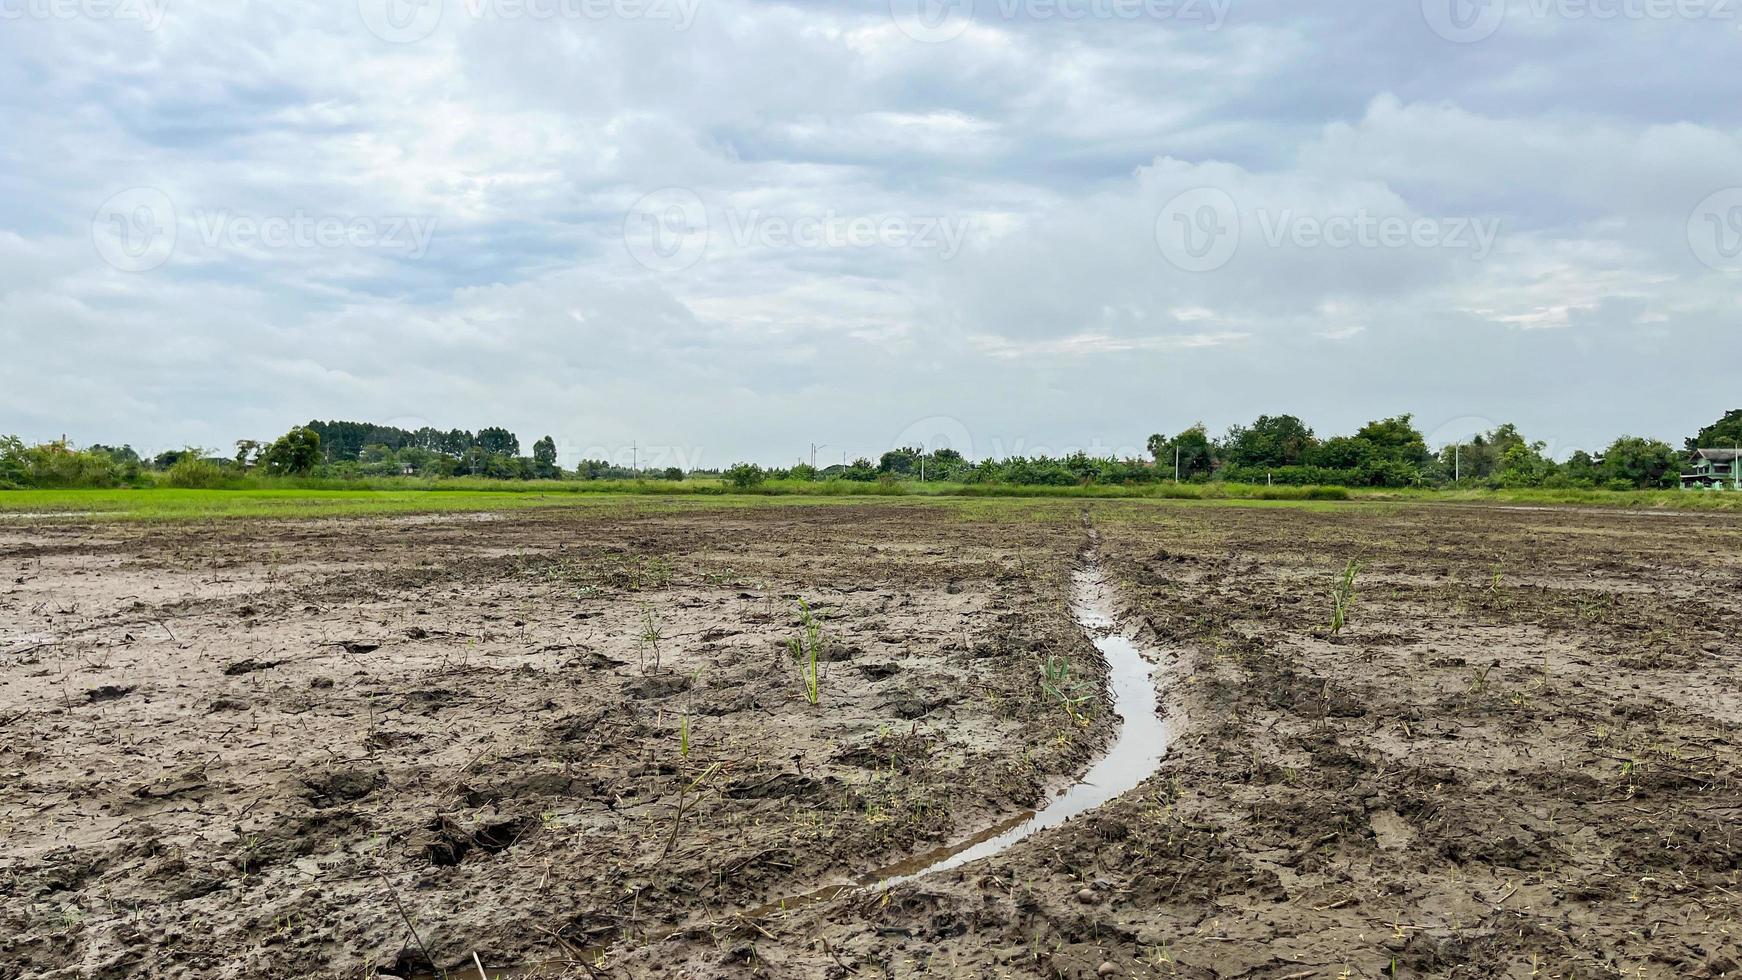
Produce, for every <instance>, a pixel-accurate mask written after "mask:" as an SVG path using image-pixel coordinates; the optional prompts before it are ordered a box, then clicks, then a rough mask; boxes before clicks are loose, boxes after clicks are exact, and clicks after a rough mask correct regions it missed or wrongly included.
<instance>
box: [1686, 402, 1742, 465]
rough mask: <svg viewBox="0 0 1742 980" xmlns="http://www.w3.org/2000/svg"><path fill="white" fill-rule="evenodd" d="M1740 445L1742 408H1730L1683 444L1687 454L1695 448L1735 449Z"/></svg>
mask: <svg viewBox="0 0 1742 980" xmlns="http://www.w3.org/2000/svg"><path fill="white" fill-rule="evenodd" d="M1738 446H1742V408H1732V409H1730V410H1729V411H1728V412H1725V413H1724V417H1723V418H1721V419H1719V420H1718V421H1716V422H1713V423H1712V424H1711V425H1708V426H1706V427H1705V428H1703V429H1701V430H1700V431H1699V433H1698V434H1697V435H1695V436H1694V437H1693V438H1691V439H1689V440H1688V441H1687V442H1686V443H1685V444H1684V448H1686V450H1687V453H1688V455H1689V456H1692V455H1693V453H1694V450H1696V449H1735V448H1736V447H1738Z"/></svg>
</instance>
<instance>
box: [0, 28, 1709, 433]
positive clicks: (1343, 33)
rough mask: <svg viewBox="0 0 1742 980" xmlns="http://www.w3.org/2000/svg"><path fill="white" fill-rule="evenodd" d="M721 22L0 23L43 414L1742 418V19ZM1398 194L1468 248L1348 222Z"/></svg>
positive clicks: (736, 426) (681, 419) (1398, 200)
mask: <svg viewBox="0 0 1742 980" xmlns="http://www.w3.org/2000/svg"><path fill="white" fill-rule="evenodd" d="M988 9H990V8H988ZM695 14H696V16H695V20H694V22H693V24H690V25H689V27H688V29H687V30H677V29H674V26H673V24H671V23H662V22H658V21H654V20H647V19H642V20H597V19H579V20H572V21H562V20H558V21H554V22H553V21H534V20H530V19H515V18H504V17H487V18H484V19H482V20H473V19H472V18H470V17H468V16H466V15H465V14H464V7H463V6H461V5H459V4H451V5H449V6H448V7H447V8H446V9H445V10H444V17H443V19H442V22H441V23H440V25H439V26H438V27H437V28H436V29H435V30H434V32H433V33H432V34H431V36H430V37H428V38H427V39H425V40H423V41H421V42H417V43H409V44H392V43H388V42H386V41H383V40H381V39H379V38H377V37H375V36H373V35H371V34H370V33H369V32H368V30H366V29H365V27H364V25H363V23H362V21H361V19H360V18H359V17H358V16H357V12H356V9H355V5H354V4H350V3H339V4H323V3H315V2H290V3H285V4H277V5H270V6H265V7H262V6H260V5H249V6H237V5H234V4H228V3H220V2H218V0H180V2H176V3H174V4H172V5H171V6H170V7H169V8H167V9H166V11H165V16H164V19H163V22H162V23H161V25H159V26H158V27H157V29H156V30H145V29H142V27H141V25H137V24H127V23H118V22H104V21H92V20H70V21H69V20H53V21H34V20H30V19H25V20H21V21H5V22H0V27H3V28H4V30H3V31H0V126H3V127H4V128H5V131H6V132H7V133H8V138H7V139H6V140H5V141H4V142H3V144H0V344H3V345H4V347H5V356H4V357H0V409H3V410H4V417H3V418H0V430H11V429H16V430H19V431H20V432H21V433H22V434H24V435H27V436H30V437H33V438H46V437H50V436H58V435H59V434H60V433H61V432H62V431H65V432H67V433H68V434H70V435H73V436H74V438H75V439H81V440H85V441H98V440H101V441H105V442H118V441H124V440H125V441H132V442H134V443H136V444H139V445H141V447H142V448H167V447H169V446H172V445H177V444H180V443H182V442H189V441H191V442H199V443H204V444H207V445H213V446H218V445H224V444H227V443H228V442H229V441H230V440H233V439H235V438H239V437H243V436H249V437H260V436H265V435H269V434H272V433H274V432H276V431H280V430H282V429H283V428H285V427H287V426H288V425H290V424H292V423H294V422H297V421H301V420H303V419H305V418H307V417H310V416H313V415H317V414H318V415H322V416H350V417H371V418H380V419H384V420H385V419H388V418H425V417H427V418H429V419H430V420H431V421H432V424H440V425H443V426H454V425H463V426H467V427H476V426H480V425H485V424H492V423H497V422H500V423H503V424H507V425H510V426H511V427H513V428H516V429H517V430H519V431H520V432H521V434H522V436H523V438H530V437H531V435H530V434H531V433H534V432H537V433H538V434H542V433H543V431H546V430H549V431H552V432H553V434H556V435H557V436H558V437H559V441H562V442H563V443H564V444H565V445H566V446H573V447H586V446H608V445H617V444H627V443H629V442H631V441H638V442H642V443H649V442H657V443H661V444H665V445H668V446H682V447H686V448H685V451H686V452H689V453H692V454H694V453H699V454H701V456H702V461H703V462H724V461H729V459H731V458H737V457H740V456H747V457H759V458H762V459H764V460H769V461H773V460H780V459H784V458H785V455H786V453H787V449H789V448H790V446H792V445H804V444H808V442H810V441H828V442H829V443H831V444H832V445H836V446H846V447H848V448H849V449H850V451H852V452H853V453H854V454H858V453H867V454H869V453H873V452H875V451H879V450H881V449H883V448H887V444H886V440H889V439H891V438H894V437H895V436H896V435H897V434H898V433H899V432H900V430H901V427H902V426H903V425H906V424H907V423H908V422H911V421H912V420H913V419H915V418H927V417H949V418H951V419H956V420H959V421H960V423H961V424H962V425H963V426H964V427H966V428H968V429H969V430H971V431H972V432H973V433H975V434H976V435H977V436H978V437H980V438H979V439H978V441H980V442H985V441H986V438H987V436H988V434H991V435H994V436H996V438H997V439H998V440H999V441H1001V443H1003V444H1026V445H1030V446H1032V445H1036V444H1042V445H1051V446H1059V445H1088V444H1092V443H1094V441H1095V440H1097V439H1098V440H1101V441H1102V442H1103V443H1105V444H1112V445H1128V444H1129V445H1141V443H1142V439H1143V437H1144V436H1145V435H1147V433H1148V432H1149V431H1153V430H1154V429H1158V428H1177V427H1178V426H1180V425H1184V424H1189V423H1190V422H1193V421H1196V420H1198V419H1200V418H1201V419H1203V420H1205V421H1207V422H1209V423H1211V424H1212V426H1218V427H1219V426H1222V425H1226V424H1228V423H1231V422H1237V421H1245V420H1249V419H1250V418H1251V417H1252V416H1254V415H1256V414H1257V413H1258V412H1260V411H1292V412H1296V413H1298V414H1301V415H1303V416H1305V417H1307V418H1308V420H1309V421H1310V422H1312V423H1313V424H1315V425H1316V426H1317V427H1318V428H1320V429H1321V431H1326V430H1334V429H1336V428H1340V427H1348V426H1350V425H1352V424H1358V423H1359V422H1360V421H1362V420H1364V419H1365V418H1367V417H1373V416H1377V415H1382V414H1391V413H1394V412H1398V411H1409V410H1413V411H1416V412H1417V413H1418V414H1419V415H1420V416H1421V417H1422V418H1423V419H1424V420H1430V419H1431V420H1434V421H1436V422H1446V420H1451V419H1461V418H1464V417H1466V416H1472V415H1474V416H1481V417H1492V418H1495V419H1498V420H1502V421H1504V420H1506V419H1513V418H1515V419H1516V420H1517V421H1519V422H1520V423H1521V424H1523V425H1524V426H1525V428H1526V430H1527V431H1529V432H1531V433H1532V434H1533V435H1540V436H1541V437H1543V438H1551V439H1552V440H1553V441H1557V442H1558V443H1561V444H1582V445H1596V444H1600V443H1601V442H1602V441H1603V440H1604V439H1605V438H1606V437H1607V436H1610V435H1613V434H1614V433H1615V432H1618V431H1621V430H1622V429H1628V430H1640V431H1648V432H1651V433H1653V434H1657V435H1661V436H1665V437H1672V438H1673V437H1677V436H1679V435H1680V434H1682V433H1684V432H1685V431H1686V430H1688V429H1690V428H1691V427H1693V426H1694V425H1697V424H1702V423H1703V422H1704V421H1706V420H1707V419H1706V418H1705V416H1713V415H1715V414H1716V413H1717V412H1718V411H1721V410H1723V409H1724V408H1728V407H1732V406H1730V405H1728V404H1723V403H1720V402H1717V401H1713V402H1711V403H1709V404H1708V403H1689V402H1688V401H1687V400H1686V399H1679V400H1670V399H1643V398H1639V397H1635V396H1634V394H1631V393H1637V392H1638V391H1645V390H1656V391H1662V390H1669V387H1670V386H1671V385H1672V384H1674V385H1681V386H1683V387H1684V388H1685V389H1686V390H1695V391H1705V390H1710V391H1713V392H1721V391H1723V390H1727V389H1726V388H1725V387H1724V385H1723V384H1722V381H1723V380H1725V379H1722V377H1721V374H1722V367H1721V366H1722V364H1724V363H1726V362H1728V361H1729V360H1732V359H1733V358H1732V357H1730V356H1726V355H1734V354H1736V353H1738V352H1739V351H1738V341H1737V340H1736V337H1735V334H1734V329H1733V327H1732V326H1731V325H1732V324H1733V323H1734V321H1735V317H1736V314H1737V312H1738V310H1739V309H1742V297H1739V293H1738V291H1737V289H1736V280H1735V273H1733V272H1725V271H1721V270H1720V269H1717V268H1714V267H1712V265H1709V264H1706V263H1705V262H1702V261H1701V258H1700V256H1699V255H1697V254H1696V250H1695V248H1694V247H1693V246H1692V245H1691V244H1690V239H1689V235H1690V224H1693V225H1694V229H1695V231H1697V232H1708V233H1714V232H1715V233H1721V232H1722V231H1723V226H1722V224H1721V222H1720V223H1719V224H1717V225H1713V226H1710V227H1707V226H1704V225H1699V224H1698V222H1697V221H1693V220H1691V219H1694V218H1695V217H1696V216H1695V215H1694V214H1693V211H1694V209H1695V208H1696V206H1698V205H1699V204H1700V202H1702V201H1703V200H1706V199H1707V198H1708V196H1709V195H1711V194H1712V193H1713V192H1714V191H1716V190H1719V189H1721V188H1724V187H1728V186H1732V185H1736V184H1742V176H1738V175H1739V174H1742V99H1738V98H1737V96H1738V95H1742V79H1739V78H1737V77H1736V73H1734V72H1732V71H1729V70H1728V69H1729V67H1730V66H1731V65H1732V64H1733V61H1734V53H1735V49H1734V44H1735V42H1736V38H1735V37H1734V36H1726V37H1723V38H1715V37H1714V36H1713V35H1712V32H1711V31H1710V30H1709V28H1710V26H1711V25H1710V24H1703V25H1702V24H1677V23H1651V24H1611V25H1597V24H1594V23H1588V22H1587V23H1562V22H1554V21H1549V22H1542V21H1538V20H1531V19H1529V18H1526V19H1523V20H1519V19H1517V18H1510V19H1509V20H1508V22H1507V25H1506V27H1505V28H1504V29H1503V30H1501V31H1500V32H1499V33H1498V34H1496V36H1495V37H1494V38H1492V39H1491V40H1488V41H1484V42H1482V43H1480V44H1472V45H1455V44H1449V43H1447V42H1445V41H1442V40H1441V39H1439V38H1437V37H1435V36H1433V34H1432V32H1431V31H1429V30H1428V29H1427V27H1426V25H1425V24H1424V23H1423V22H1422V20H1421V18H1420V12H1419V9H1417V5H1412V4H1402V5H1398V9H1396V10H1393V9H1391V8H1385V9H1383V10H1380V9H1372V8H1371V7H1370V5H1347V6H1344V7H1334V8H1325V9H1323V10H1317V11H1311V12H1308V11H1302V10H1301V9H1300V8H1299V7H1298V5H1295V4H1287V3H1281V2H1273V0H1251V2H1247V3H1242V4H1237V5H1236V6H1235V7H1234V8H1232V9H1231V10H1230V12H1229V18H1228V20H1227V22H1226V23H1225V24H1223V25H1222V26H1221V27H1220V29H1218V30H1213V31H1209V30H1204V29H1203V27H1202V25H1195V24H1182V23H1168V22H1155V23H1150V22H1136V23H1133V22H1128V21H1107V22H1096V21H1080V22H1070V23H1067V22H1062V21H1058V20H1046V19H1038V18H1037V19H1029V20H1022V19H1009V20H1006V19H1003V18H1002V17H1000V16H996V15H995V14H994V13H988V12H987V11H982V16H981V17H980V18H979V19H978V20H976V21H975V22H973V23H972V24H969V25H967V26H966V29H965V30H964V31H963V33H962V34H961V36H959V37H957V38H956V39H955V40H952V41H948V42H946V43H937V44H925V43H918V42H916V41H914V40H912V39H911V38H910V37H908V36H907V35H906V34H903V33H902V32H901V31H900V30H899V29H898V28H897V27H896V26H895V25H894V24H893V22H892V21H891V20H890V19H889V17H888V16H887V14H886V12H885V10H884V8H883V7H880V6H877V5H872V6H871V7H853V8H848V7H838V6H824V5H811V4H797V3H778V2H757V0H708V2H706V3H704V4H703V5H701V6H700V7H698V8H696V10H695ZM1722 33H1725V34H1727V35H1733V33H1734V32H1722ZM132 187H150V188H157V189H160V190H161V191H162V192H163V193H164V194H166V195H167V196H168V197H169V198H170V199H171V200H172V201H173V202H174V208H175V211H176V215H175V222H176V228H177V229H178V230H179V231H180V233H181V234H180V235H179V236H178V238H177V245H176V249H175V252H174V254H173V256H172V257H171V258H170V260H169V261H168V262H166V263H165V264H164V265H163V266H161V267H160V268H157V269H154V270H152V271H149V272H142V273H132V272H125V271H122V270H119V269H116V268H113V267H111V266H110V265H108V264H106V263H105V262H104V261H103V259H102V258H101V257H100V256H99V254H98V251H97V249H96V247H95V246H94V245H93V243H92V238H91V236H92V221H93V216H94V215H96V212H97V210H98V208H99V206H100V205H102V204H103V203H104V202H105V201H107V200H110V199H111V198H112V197H113V196H114V195H115V194H116V193H117V192H118V191H122V190H125V189H127V188H132ZM673 187H675V188H684V189H687V190H688V191H690V192H692V193H693V194H695V195H696V197H697V198H698V199H699V200H700V201H702V202H703V207H704V209H705V212H706V217H707V225H708V227H707V240H708V245H707V248H706V251H705V254H703V255H702V256H701V257H700V258H699V260H698V261H696V262H695V263H694V264H691V265H688V266H687V267H684V268H682V269H680V270H677V271H673V272H656V271H653V270H650V269H648V268H646V267H644V266H643V265H641V264H639V263H638V262H637V261H636V259H635V257H634V256H633V255H632V254H631V252H630V250H628V249H627V248H626V247H625V245H624V242H623V240H622V236H623V232H624V224H625V217H626V212H627V211H628V209H630V208H631V207H632V205H633V204H634V202H636V201H637V200H640V199H642V198H643V197H644V195H646V194H647V193H648V192H650V191H654V190H657V189H660V188H673ZM1200 188H1215V189H1218V190H1220V191H1221V192H1223V193H1225V194H1226V195H1228V197H1229V198H1230V199H1231V200H1232V201H1234V202H1235V206H1236V208H1237V209H1238V213H1237V214H1236V217H1237V219H1238V221H1237V226H1238V228H1239V241H1238V247H1237V248H1235V249H1233V250H1232V251H1231V253H1230V254H1229V256H1228V257H1227V259H1226V261H1225V263H1223V264H1220V265H1219V266H1218V267H1216V268H1213V269H1209V270H1206V271H1196V272H1193V271H1186V270H1185V269H1182V268H1180V267H1179V266H1178V265H1177V264H1173V263H1170V261H1169V259H1168V256H1167V254H1166V253H1165V252H1164V251H1163V249H1162V248H1161V247H1160V246H1159V245H1158V244H1157V230H1158V229H1157V219H1158V217H1163V218H1165V217H1166V216H1165V215H1164V210H1165V209H1166V208H1167V206H1168V205H1169V202H1170V201H1173V200H1175V199H1176V198H1177V197H1178V195H1180V194H1182V193H1185V192H1190V191H1193V190H1195V189H1200ZM219 211H222V212H227V213H232V214H238V215H242V216H246V217H250V218H256V219H261V218H273V217H285V216H289V215H293V214H298V213H307V214H310V215H315V216H328V217H338V218H345V219H364V220H374V221H382V220H389V219H394V218H417V219H428V220H431V221H433V222H434V223H435V228H436V231H435V234H434V237H433V238H432V239H431V241H430V243H429V250H428V253H427V254H423V255H421V256H418V257H415V258H414V257H412V256H410V255H408V254H406V253H404V252H403V251H401V252H395V251H393V250H391V249H381V248H371V247H354V246H349V245H347V246H342V247H317V248H308V247H269V246H262V245H261V244H260V243H257V242H243V243H239V242H236V241H231V240H219V241H213V242H206V241H202V240H201V235H199V234H198V228H199V225H200V220H201V217H202V216H207V217H209V216H210V215H211V214H212V213H214V212H219ZM748 214H754V215H756V216H757V217H758V220H764V219H766V220H774V221H777V222H788V223H790V222H792V221H795V220H803V219H807V218H816V217H818V216H833V218H832V220H833V219H839V220H849V219H856V218H857V219H869V220H885V219H900V220H902V221H906V222H910V223H911V222H915V221H920V220H931V221H934V222H952V223H953V224H952V225H951V227H958V226H959V227H961V228H963V229H965V232H964V237H963V240H962V243H961V245H960V251H959V253H954V252H952V254H951V256H950V257H947V258H946V257H944V256H943V255H942V254H940V251H939V250H937V249H927V248H922V247H912V246H911V243H910V244H908V245H903V246H900V247H890V246H888V245H887V244H886V243H885V244H880V245H877V246H875V247H834V246H826V245H825V246H822V247H792V246H788V245H782V244H770V243H769V242H768V241H766V240H764V239H755V240H749V241H736V240H734V238H733V236H732V234H731V233H730V228H731V226H732V223H733V222H734V221H740V222H741V221H742V220H743V219H744V217H745V216H746V215H748ZM107 217H108V218H114V217H116V216H113V215H110V216H107ZM120 217H122V218H123V219H124V221H125V220H127V219H131V218H132V217H133V216H131V215H122V216H120ZM1187 217H1188V218H1190V219H1193V220H1196V219H1197V218H1199V217H1200V216H1199V215H1198V214H1196V213H1195V212H1194V213H1193V214H1191V215H1187ZM1718 217H1720V218H1721V217H1722V216H1721V215H1720V216H1718ZM1369 220H1373V221H1379V220H1386V221H1394V222H1397V223H1400V224H1399V227H1407V228H1412V229H1413V228H1416V227H1417V226H1418V224H1419V223H1423V222H1425V223H1426V224H1425V225H1420V227H1425V228H1427V229H1429V230H1430V231H1432V232H1434V234H1433V236H1432V241H1433V243H1434V244H1423V242H1422V241H1421V240H1419V237H1418V238H1417V239H1416V240H1411V241H1405V242H1403V243H1401V244H1386V243H1377V244H1374V243H1368V244H1362V243H1355V244H1351V245H1349V246H1347V247H1336V246H1334V245H1329V244H1324V242H1325V241H1326V238H1327V235H1329V236H1332V237H1334V236H1335V235H1336V234H1337V233H1338V230H1339V229H1340V228H1341V227H1343V224H1347V225H1349V226H1351V227H1353V226H1355V225H1356V224H1358V223H1360V222H1363V221H1369ZM1457 222H1467V223H1469V227H1471V228H1475V227H1478V225H1479V226H1480V227H1492V228H1497V229H1498V233H1497V236H1496V237H1495V239H1494V240H1493V241H1492V243H1490V246H1491V250H1486V251H1482V250H1478V249H1474V248H1470V247H1463V246H1462V245H1460V244H1458V243H1457V242H1455V241H1450V239H1453V238H1455V236H1454V235H1453V229H1454V227H1455V226H1456V223H1457ZM1340 223H1342V224H1340ZM908 227H910V228H911V225H909V226H908ZM1710 251H1711V249H1710V247H1708V248H1707V252H1708V253H1710ZM1710 257H1711V256H1710V254H1708V255H1707V256H1706V258H1707V259H1708V261H1709V260H1710ZM1540 328H1552V329H1540ZM1678 349H1687V350H1698V351H1700V352H1701V354H1702V356H1701V357H1699V358H1685V357H1676V356H1671V354H1670V352H1672V351H1675V350H1678ZM1353 352H1358V353H1359V356H1358V357H1354V356H1352V353H1353ZM1706 373H1711V374H1712V377H1710V378H1707V377H1705V374H1706ZM1327 378H1328V379H1335V381H1336V383H1334V384H1327V383H1326V380H1325V379H1327ZM1617 393H1621V394H1617ZM1712 397H1714V398H1718V397H1721V395H1718V394H1714V395H1713V396H1712ZM1446 424H1450V423H1449V422H1447V423H1446ZM1460 424H1461V423H1460ZM576 451H579V449H578V448H577V450H576Z"/></svg>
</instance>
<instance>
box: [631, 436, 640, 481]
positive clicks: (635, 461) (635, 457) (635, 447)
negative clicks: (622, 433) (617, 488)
mask: <svg viewBox="0 0 1742 980" xmlns="http://www.w3.org/2000/svg"><path fill="white" fill-rule="evenodd" d="M629 468H630V469H631V470H632V471H634V473H635V475H636V476H640V475H641V443H640V441H639V440H637V441H633V442H631V443H629Z"/></svg>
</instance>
